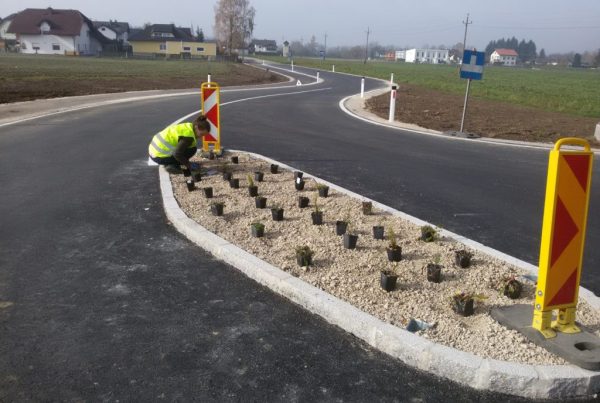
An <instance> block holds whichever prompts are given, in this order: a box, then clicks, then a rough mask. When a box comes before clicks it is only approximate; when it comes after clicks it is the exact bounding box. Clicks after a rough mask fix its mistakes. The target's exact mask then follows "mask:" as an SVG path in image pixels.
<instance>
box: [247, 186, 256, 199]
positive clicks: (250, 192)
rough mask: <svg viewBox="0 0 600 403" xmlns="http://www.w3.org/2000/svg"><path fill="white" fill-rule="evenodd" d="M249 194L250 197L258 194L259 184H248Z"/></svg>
mask: <svg viewBox="0 0 600 403" xmlns="http://www.w3.org/2000/svg"><path fill="white" fill-rule="evenodd" d="M248 194H249V195H250V197H256V196H258V186H248Z"/></svg>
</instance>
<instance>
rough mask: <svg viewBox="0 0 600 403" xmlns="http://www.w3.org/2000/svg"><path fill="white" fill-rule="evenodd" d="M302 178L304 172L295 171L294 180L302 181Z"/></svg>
mask: <svg viewBox="0 0 600 403" xmlns="http://www.w3.org/2000/svg"><path fill="white" fill-rule="evenodd" d="M302 176H304V172H300V171H294V179H298V178H300V179H302Z"/></svg>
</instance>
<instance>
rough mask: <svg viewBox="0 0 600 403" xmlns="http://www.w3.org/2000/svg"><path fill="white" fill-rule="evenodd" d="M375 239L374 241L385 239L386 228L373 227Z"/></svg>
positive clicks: (380, 226)
mask: <svg viewBox="0 0 600 403" xmlns="http://www.w3.org/2000/svg"><path fill="white" fill-rule="evenodd" d="M373 238H374V239H385V237H384V228H383V226H382V225H375V226H373Z"/></svg>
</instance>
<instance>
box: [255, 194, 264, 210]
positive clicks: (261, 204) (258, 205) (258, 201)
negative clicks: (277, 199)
mask: <svg viewBox="0 0 600 403" xmlns="http://www.w3.org/2000/svg"><path fill="white" fill-rule="evenodd" d="M254 203H255V204H256V208H265V207H267V198H266V197H262V196H258V197H255V198H254Z"/></svg>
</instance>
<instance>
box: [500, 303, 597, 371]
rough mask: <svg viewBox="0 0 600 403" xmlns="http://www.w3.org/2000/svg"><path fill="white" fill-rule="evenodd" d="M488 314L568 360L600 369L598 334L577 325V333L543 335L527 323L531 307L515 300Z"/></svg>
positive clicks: (531, 313)
mask: <svg viewBox="0 0 600 403" xmlns="http://www.w3.org/2000/svg"><path fill="white" fill-rule="evenodd" d="M491 315H492V317H493V318H494V319H496V320H497V321H498V322H500V323H501V324H502V325H504V326H507V327H508V328H510V329H514V330H516V331H518V332H519V333H521V334H522V335H524V336H525V337H527V338H528V339H529V340H531V341H532V342H534V343H535V344H537V345H538V346H540V347H543V348H545V349H546V350H548V351H551V352H553V353H554V354H556V355H558V356H560V357H562V358H564V359H565V360H567V361H568V362H570V363H572V364H575V365H577V366H579V367H581V368H585V369H588V370H591V371H600V337H597V336H595V335H594V334H592V333H591V332H589V331H588V330H587V329H585V328H583V327H581V326H580V325H579V324H578V325H579V326H580V328H581V332H580V333H574V334H565V333H561V332H556V337H553V338H551V339H546V338H544V337H543V336H542V335H541V333H540V332H539V331H537V330H536V329H534V328H533V327H531V323H532V319H533V308H532V306H531V305H528V304H517V305H512V306H506V307H497V308H494V309H492V312H491Z"/></svg>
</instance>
